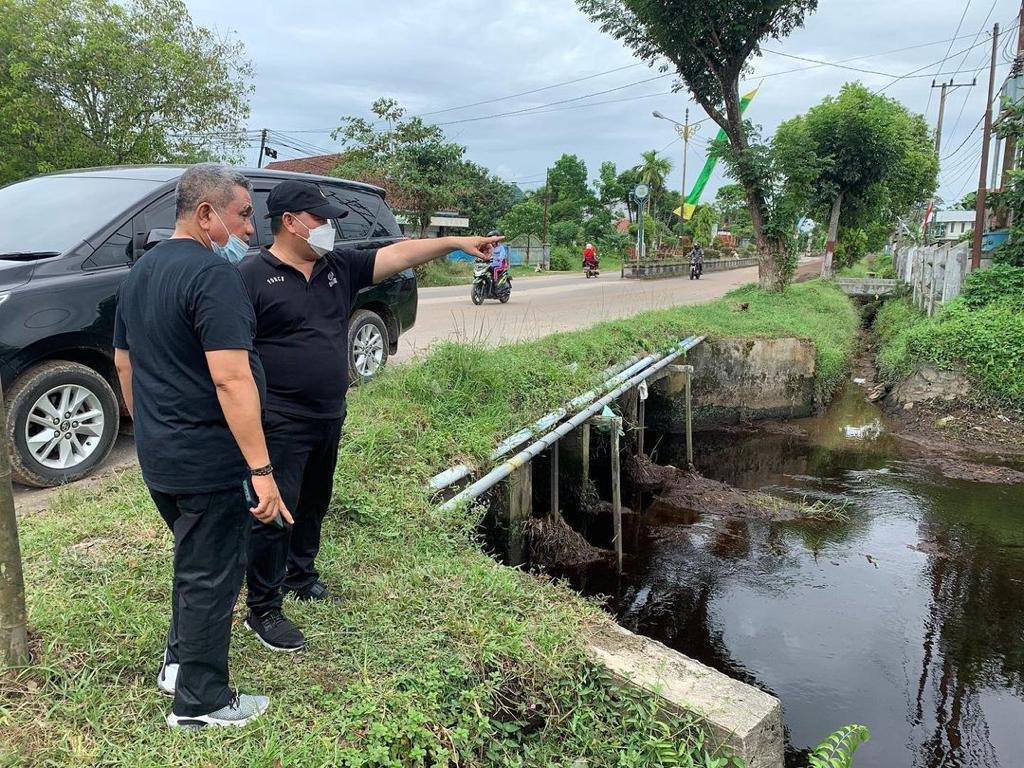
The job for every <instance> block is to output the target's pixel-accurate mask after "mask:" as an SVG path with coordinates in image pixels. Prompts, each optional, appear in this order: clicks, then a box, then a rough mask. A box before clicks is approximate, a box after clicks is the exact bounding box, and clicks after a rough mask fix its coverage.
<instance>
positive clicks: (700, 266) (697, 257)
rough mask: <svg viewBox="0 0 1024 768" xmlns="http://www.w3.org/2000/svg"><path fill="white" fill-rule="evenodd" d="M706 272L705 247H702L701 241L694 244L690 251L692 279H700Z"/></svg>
mask: <svg viewBox="0 0 1024 768" xmlns="http://www.w3.org/2000/svg"><path fill="white" fill-rule="evenodd" d="M703 272H704V249H703V248H701V246H700V243H694V244H693V250H692V251H690V279H691V280H693V279H697V280H700V276H701V275H702V274H703Z"/></svg>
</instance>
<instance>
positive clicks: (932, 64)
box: [875, 24, 1018, 96]
mask: <svg viewBox="0 0 1024 768" xmlns="http://www.w3.org/2000/svg"><path fill="white" fill-rule="evenodd" d="M1017 26H1018V24H1015V25H1013V26H1012V27H1010V29H1008V30H1006V32H1007V33H1010V32H1012V31H1013V30H1014V29H1016V28H1017ZM986 43H988V39H985V40H982V41H980V42H976V43H974V44H973V45H971V46H969V47H967V48H964V49H963V50H962V51H957V52H956V53H954V54H953V55H954V56H959V55H960V54H961V53H966V52H967V51H973V50H974V49H975V48H977V47H978V46H979V45H985V44H986ZM946 58H949V57H946ZM942 61H945V59H942V60H940V61H934V62H932V63H931V64H925V65H924V66H923V67H918V68H917V69H914V70H911V71H910V72H907V73H906V74H905V75H900V76H899V77H897V78H896V79H895V80H893V81H892V82H891V83H889V84H888V85H883V86H882V87H881V88H879V89H878V90H877V91H875V95H876V96H877V95H878V94H880V93H882V91H886V90H888V89H889V88H892V86H894V85H896V83H898V82H900V81H901V80H906V79H908V78H910V77H913V76H914V75H917V74H918V73H919V72H921V71H923V70H925V69H931V68H932V67H936V66H939V65H940V64H941V63H942Z"/></svg>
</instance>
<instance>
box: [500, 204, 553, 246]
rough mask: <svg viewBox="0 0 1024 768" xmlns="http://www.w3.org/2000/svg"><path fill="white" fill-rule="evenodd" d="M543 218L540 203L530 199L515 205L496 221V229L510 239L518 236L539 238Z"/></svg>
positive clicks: (542, 226)
mask: <svg viewBox="0 0 1024 768" xmlns="http://www.w3.org/2000/svg"><path fill="white" fill-rule="evenodd" d="M543 216H544V213H543V210H542V209H541V204H540V201H539V200H537V198H536V197H530V198H527V199H526V200H523V201H521V202H519V203H516V204H515V205H514V206H513V207H512V209H511V210H509V211H508V213H506V214H505V215H504V216H502V217H501V219H499V220H498V229H500V230H501V232H502V234H504V235H505V236H506V237H508V238H510V239H511V238H516V237H519V236H520V235H533V236H534V237H540V236H541V234H542V230H543V228H544V225H543Z"/></svg>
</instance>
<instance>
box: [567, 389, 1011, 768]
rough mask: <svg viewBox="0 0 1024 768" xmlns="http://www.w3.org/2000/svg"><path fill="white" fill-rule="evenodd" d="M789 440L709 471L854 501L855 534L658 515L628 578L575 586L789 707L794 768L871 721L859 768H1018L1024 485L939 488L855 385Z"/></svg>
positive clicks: (726, 458)
mask: <svg viewBox="0 0 1024 768" xmlns="http://www.w3.org/2000/svg"><path fill="white" fill-rule="evenodd" d="M787 426H789V425H787ZM792 426H793V427H797V428H795V429H792V430H789V429H787V430H783V431H782V433H781V434H780V433H772V432H769V431H761V432H758V431H751V432H749V433H744V434H737V433H730V434H718V435H715V434H703V435H699V436H698V437H697V441H696V444H697V447H698V458H697V463H698V466H699V468H700V470H701V472H702V473H703V474H705V475H706V476H709V477H712V478H714V479H717V480H722V481H726V482H729V483H732V484H733V485H736V486H739V487H743V488H757V489H764V490H769V491H771V492H772V493H776V494H779V495H782V496H786V497H788V498H793V499H801V498H806V499H808V500H809V501H813V500H816V499H820V500H824V501H828V502H833V503H837V504H845V505H847V514H848V516H849V520H848V522H845V523H841V524H835V523H833V524H827V525H824V524H792V523H769V522H763V521H759V520H737V519H729V518H722V517H715V518H703V519H702V518H701V517H698V516H696V515H694V514H693V513H691V512H687V511H685V510H678V509H664V508H660V507H658V506H655V507H654V508H652V509H649V511H648V513H647V514H646V515H644V516H643V518H642V520H641V522H640V523H639V527H637V528H634V529H633V530H631V531H629V532H628V533H627V536H626V537H625V540H626V542H627V544H626V546H627V551H628V552H629V559H628V563H627V570H628V573H627V574H626V575H625V576H624V577H623V578H622V579H621V580H619V579H618V578H616V577H615V575H614V573H611V572H609V571H608V570H607V568H606V567H604V566H602V567H601V568H599V569H597V570H591V571H589V572H587V573H584V574H577V575H576V577H575V578H574V581H575V582H576V585H577V586H578V587H579V588H581V589H582V590H583V591H585V592H587V593H590V594H605V595H611V601H610V604H609V607H610V609H611V610H613V611H615V613H616V614H617V616H618V618H619V621H620V623H622V624H623V625H624V626H626V627H628V628H629V629H631V630H633V631H636V632H639V633H642V634H644V635H647V636H649V637H653V638H656V639H658V640H660V641H662V642H664V643H666V644H667V645H669V646H671V647H673V648H676V649H677V650H679V651H681V652H682V653H685V654H687V655H689V656H691V657H694V658H697V659H699V660H700V661H702V662H704V663H706V664H709V665H711V666H713V667H716V668H717V669H719V670H721V671H723V672H726V673H728V674H730V675H733V676H735V677H737V678H740V679H743V680H746V681H747V682H749V683H751V684H753V685H756V686H758V687H759V688H762V689H764V690H766V691H768V692H770V693H772V694H774V695H775V696H778V697H779V698H780V699H781V700H782V703H783V708H784V713H785V719H786V724H787V731H788V738H789V760H790V762H791V764H793V765H796V764H798V757H799V752H800V750H805V749H808V748H810V747H812V746H814V745H815V744H816V743H818V742H819V741H820V740H822V739H823V738H824V737H825V736H826V735H827V734H829V733H831V732H832V731H833V730H834V729H836V728H837V727H839V726H841V725H843V724H846V723H851V722H858V723H863V724H865V725H867V726H869V727H870V729H871V733H872V739H871V741H870V742H869V743H868V744H866V745H864V746H863V747H861V749H860V751H859V752H858V755H857V760H856V765H857V766H858V768H967V767H968V766H970V768H996V767H997V766H999V767H1001V768H1019V767H1020V766H1024V486H1021V485H1016V486H1012V485H993V484H985V483H975V482H964V481H956V480H949V479H946V478H944V477H943V476H942V475H941V474H939V473H938V472H937V471H935V470H932V469H930V468H929V467H928V466H927V464H926V463H925V462H921V461H920V456H919V453H918V455H916V456H915V455H914V454H913V452H911V451H910V450H909V449H908V448H907V447H906V446H905V445H903V444H901V443H900V442H899V441H898V440H896V439H895V438H893V437H891V436H890V435H889V434H888V433H887V431H886V425H885V423H884V420H883V419H882V416H881V413H880V411H879V410H878V409H877V408H875V407H874V406H871V405H868V404H867V403H865V402H864V400H863V392H862V391H861V390H860V388H858V387H856V386H854V385H851V386H850V388H849V389H848V391H847V393H846V394H845V395H844V396H843V397H842V398H840V399H839V401H837V402H836V403H835V404H834V405H833V407H832V408H831V409H830V410H829V412H828V413H827V414H825V415H824V416H823V417H821V418H815V419H807V420H802V421H798V422H793V423H792ZM649 445H650V443H649ZM680 450H681V448H680V446H677V445H674V444H672V443H671V441H662V442H661V444H660V445H659V448H658V450H657V454H658V455H657V456H656V458H657V460H658V461H659V462H660V463H674V464H676V465H677V466H678V465H682V464H684V463H685V460H684V459H683V458H681V457H680V455H679V452H680Z"/></svg>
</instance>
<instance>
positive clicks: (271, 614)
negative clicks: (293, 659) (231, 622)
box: [245, 608, 306, 652]
mask: <svg viewBox="0 0 1024 768" xmlns="http://www.w3.org/2000/svg"><path fill="white" fill-rule="evenodd" d="M245 626H246V628H247V629H251V630H252V631H253V632H255V633H256V637H257V638H259V641H260V642H261V643H263V644H264V645H265V646H267V648H269V649H270V650H272V651H285V652H292V651H301V650H302V649H303V648H305V647H306V638H305V636H304V635H303V634H302V632H301V630H299V628H298V627H296V626H295V625H294V624H292V623H291V622H290V621H288V619H286V618H285V616H284V614H283V613H281V610H280V609H278V608H274V609H271V610H269V611H267V612H266V613H264V614H262V615H260V616H257V615H256V614H255V613H253V612H252V611H249V615H248V616H247V617H246V618H245Z"/></svg>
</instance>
